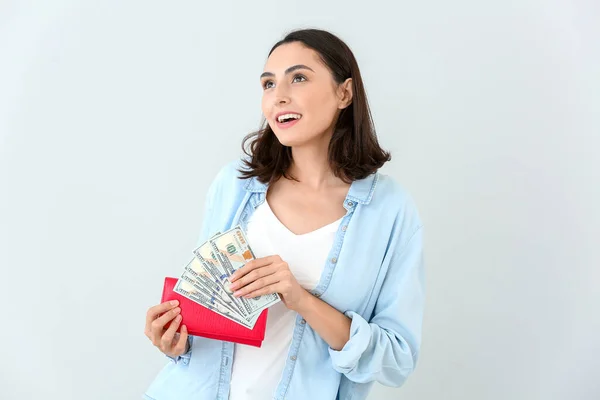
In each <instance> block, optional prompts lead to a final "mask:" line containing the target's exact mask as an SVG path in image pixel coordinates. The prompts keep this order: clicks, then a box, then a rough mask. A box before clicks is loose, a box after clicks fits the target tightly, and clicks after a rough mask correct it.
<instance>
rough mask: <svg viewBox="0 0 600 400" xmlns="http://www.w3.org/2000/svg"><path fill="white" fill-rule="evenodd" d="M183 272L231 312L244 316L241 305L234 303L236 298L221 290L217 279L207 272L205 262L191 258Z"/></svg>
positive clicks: (221, 287)
mask: <svg viewBox="0 0 600 400" xmlns="http://www.w3.org/2000/svg"><path fill="white" fill-rule="evenodd" d="M184 272H187V273H188V274H189V275H191V276H192V277H193V279H194V281H195V282H196V283H197V284H198V285H200V286H201V287H203V288H206V290H208V291H209V292H210V294H211V295H212V296H215V297H217V298H218V299H219V300H220V301H221V302H222V303H224V304H226V305H227V306H228V307H229V308H231V309H232V310H233V311H235V312H237V313H240V314H241V315H242V316H243V315H244V314H243V312H242V308H241V305H240V304H239V302H236V300H237V299H236V298H235V297H233V295H232V294H231V293H230V292H227V291H226V290H224V289H223V286H221V285H220V283H219V281H218V279H217V278H215V277H214V275H213V274H211V273H209V272H208V271H207V268H206V267H205V262H203V261H201V260H200V259H199V258H198V257H194V258H192V260H191V261H190V262H189V263H188V264H187V265H186V266H185V268H184Z"/></svg>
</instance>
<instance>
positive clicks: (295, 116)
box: [277, 114, 302, 122]
mask: <svg viewBox="0 0 600 400" xmlns="http://www.w3.org/2000/svg"><path fill="white" fill-rule="evenodd" d="M290 118H294V119H300V118H302V115H300V114H284V115H280V116H279V117H277V120H278V121H279V122H283V120H285V119H290Z"/></svg>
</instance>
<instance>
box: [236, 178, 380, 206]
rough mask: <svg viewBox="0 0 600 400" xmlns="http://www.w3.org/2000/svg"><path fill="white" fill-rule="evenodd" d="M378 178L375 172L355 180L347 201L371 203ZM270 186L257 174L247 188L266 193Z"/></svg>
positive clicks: (254, 191) (250, 179) (351, 185)
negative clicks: (261, 180)
mask: <svg viewBox="0 0 600 400" xmlns="http://www.w3.org/2000/svg"><path fill="white" fill-rule="evenodd" d="M378 180H379V173H378V172H375V173H373V174H371V175H369V176H367V177H366V178H363V179H359V180H356V181H353V182H352V183H351V184H350V189H349V190H348V194H347V195H346V203H348V201H355V202H357V203H360V204H369V202H370V201H371V198H372V197H373V192H374V191H375V186H376V185H377V181H378ZM268 187H269V185H268V184H266V183H262V182H260V181H259V180H258V179H257V178H256V177H255V176H253V177H251V178H249V179H248V180H247V182H246V185H245V189H246V190H247V191H248V192H252V193H266V192H267V188H268Z"/></svg>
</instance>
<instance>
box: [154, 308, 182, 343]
mask: <svg viewBox="0 0 600 400" xmlns="http://www.w3.org/2000/svg"><path fill="white" fill-rule="evenodd" d="M180 311H181V308H179V307H176V308H174V309H172V310H170V311H167V312H166V313H164V314H163V315H162V316H160V317H158V318H157V319H155V320H154V321H152V323H151V324H150V326H151V329H152V334H153V337H154V340H156V341H160V338H161V337H162V335H163V329H164V327H165V325H166V324H167V322H169V321H171V320H172V319H173V318H175V317H176V316H177V314H179V312H180ZM155 344H156V343H155Z"/></svg>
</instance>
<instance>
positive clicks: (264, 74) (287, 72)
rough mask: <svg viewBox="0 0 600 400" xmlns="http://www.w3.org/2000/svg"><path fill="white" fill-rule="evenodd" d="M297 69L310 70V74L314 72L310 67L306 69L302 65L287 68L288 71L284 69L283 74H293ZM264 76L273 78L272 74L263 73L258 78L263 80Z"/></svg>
mask: <svg viewBox="0 0 600 400" xmlns="http://www.w3.org/2000/svg"><path fill="white" fill-rule="evenodd" d="M298 69H308V70H310V71H312V72H315V71H314V70H313V69H312V68H310V67H307V66H306V65H304V64H297V65H293V66H291V67H289V68H288V69H286V70H285V73H284V75H287V74H291V73H292V72H294V71H296V70H298ZM265 76H275V74H274V73H272V72H263V73H262V74H261V75H260V78H261V79H262V78H264V77H265Z"/></svg>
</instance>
